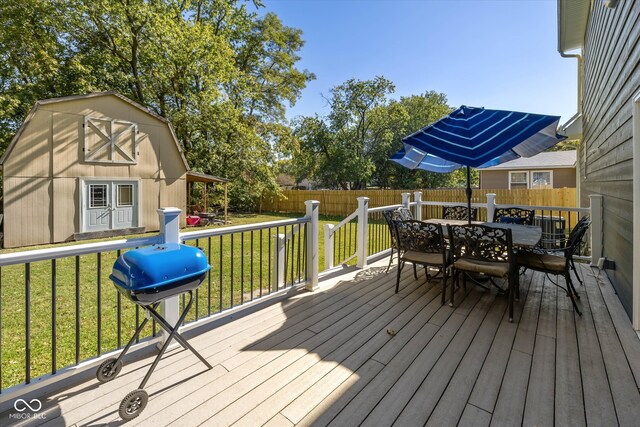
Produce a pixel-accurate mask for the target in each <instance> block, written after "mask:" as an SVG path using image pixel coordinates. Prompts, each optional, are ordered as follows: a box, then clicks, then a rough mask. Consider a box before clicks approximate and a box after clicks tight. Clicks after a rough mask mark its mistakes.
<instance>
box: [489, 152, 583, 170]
mask: <svg viewBox="0 0 640 427" xmlns="http://www.w3.org/2000/svg"><path fill="white" fill-rule="evenodd" d="M575 167H576V151H575V150H571V151H545V152H542V153H540V154H536V155H535V156H532V157H520V158H519V159H515V160H511V161H509V162H504V163H502V164H499V165H497V166H491V167H490V168H484V169H480V170H481V171H483V170H505V169H508V170H517V169H560V168H575Z"/></svg>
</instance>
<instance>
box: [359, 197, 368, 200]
mask: <svg viewBox="0 0 640 427" xmlns="http://www.w3.org/2000/svg"><path fill="white" fill-rule="evenodd" d="M358 200H369V198H368V197H367V196H360V197H358Z"/></svg>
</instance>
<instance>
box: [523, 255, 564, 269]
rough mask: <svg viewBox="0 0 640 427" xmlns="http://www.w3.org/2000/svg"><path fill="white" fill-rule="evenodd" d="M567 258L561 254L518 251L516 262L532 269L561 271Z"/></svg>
mask: <svg viewBox="0 0 640 427" xmlns="http://www.w3.org/2000/svg"><path fill="white" fill-rule="evenodd" d="M566 262H567V259H566V258H565V257H563V256H556V255H549V254H537V253H533V252H518V255H517V256H516V263H517V264H518V265H519V266H520V267H527V268H530V269H532V270H538V271H540V270H542V271H552V272H558V273H562V272H563V271H564V269H565V266H566Z"/></svg>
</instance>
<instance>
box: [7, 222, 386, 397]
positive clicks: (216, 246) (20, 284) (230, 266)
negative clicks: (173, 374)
mask: <svg viewBox="0 0 640 427" xmlns="http://www.w3.org/2000/svg"><path fill="white" fill-rule="evenodd" d="M299 216H301V215H295V214H260V215H258V214H250V215H248V214H245V215H232V216H231V217H230V220H231V222H232V224H231V225H240V224H248V223H257V222H265V221H274V220H281V219H287V218H296V217H299ZM340 220H341V218H336V217H321V219H320V233H319V240H320V248H319V249H320V270H322V269H323V268H324V267H323V266H324V230H323V227H324V224H327V223H331V224H336V223H338V222H339V221H340ZM198 229H201V228H190V229H188V230H183V231H190V230H198ZM369 230H370V239H369V242H370V252H371V251H372V249H375V250H381V249H382V248H381V246H380V244H382V246H384V245H385V243H386V242H387V240H388V239H387V238H386V236H385V234H384V233H385V232H384V229H383V228H382V227H381V221H380V220H379V219H376V221H372V222H371V224H370V228H369ZM291 231H292V227H291V226H288V227H286V229H285V228H283V227H280V228H279V229H278V230H276V229H271V230H268V231H266V230H265V231H263V232H262V233H260V231H254V232H245V233H242V235H240V234H235V235H233V242H232V237H231V236H224V237H222V238H220V237H214V238H211V239H208V238H207V239H200V240H199V241H197V242H196V241H189V242H187V243H188V244H191V245H197V246H199V247H201V248H203V249H204V251H205V253H206V254H207V256H208V257H209V258H210V264H211V266H212V269H211V272H210V274H209V277H208V278H207V279H206V280H205V282H204V283H203V285H202V286H201V287H200V288H199V290H198V298H197V302H196V304H194V308H192V310H191V312H190V314H189V317H188V320H189V321H192V320H195V319H196V315H197V318H202V317H206V316H207V315H208V314H209V313H216V312H218V311H220V310H223V309H227V308H229V307H231V306H232V305H233V306H236V305H238V304H241V303H243V302H246V301H248V300H251V299H253V298H257V297H259V296H260V295H264V294H266V293H268V292H270V291H273V286H272V285H273V281H272V279H271V270H273V267H274V265H273V264H274V263H273V261H272V260H271V258H272V257H271V256H269V254H270V253H273V239H272V238H271V237H270V236H272V235H274V234H276V232H277V233H284V234H286V233H290V232H291ZM355 232H356V227H355V226H351V227H350V228H349V227H346V230H345V231H344V232H343V233H340V234H339V235H337V236H336V240H335V242H336V243H335V245H336V252H338V253H339V257H338V259H343V254H344V255H345V256H349V255H350V254H351V253H353V252H354V251H355ZM130 237H140V236H139V235H138V236H130ZM252 242H253V244H252ZM376 242H381V243H376ZM82 243H85V242H82ZM270 243H271V248H269V245H270ZM75 244H77V243H75ZM386 244H387V245H388V243H386ZM51 246H55V245H47V246H40V247H37V248H36V247H30V248H27V249H29V250H31V249H41V248H45V247H51ZM304 247H305V246H304V233H302V234H301V235H300V237H298V236H297V235H296V237H294V238H293V239H291V241H290V242H289V244H288V245H287V251H286V270H287V273H286V286H290V285H291V283H292V281H295V280H297V279H298V277H300V278H304V274H305V270H304V265H305V264H304V259H301V258H303V254H304ZM269 249H271V251H270V250H269ZM14 251H15V250H5V251H2V252H3V253H7V252H14ZM116 257H117V253H116V252H115V251H113V252H105V253H102V254H101V255H100V263H101V269H98V268H97V263H98V256H97V255H96V254H93V255H86V256H81V257H78V267H79V273H80V274H79V279H78V290H79V296H80V300H79V306H80V312H79V313H80V318H79V323H80V337H79V341H80V347H79V355H78V356H79V360H84V359H88V358H91V357H94V356H96V355H97V354H98V353H99V352H100V353H105V352H108V351H111V350H114V349H116V348H118V347H119V346H120V345H124V344H125V343H126V341H127V340H128V339H129V337H130V336H131V335H132V334H133V331H134V330H135V327H136V324H137V322H140V321H142V319H143V316H144V313H143V311H142V310H141V309H139V308H137V306H136V305H135V304H133V303H132V302H130V301H129V300H127V299H126V298H119V297H118V293H117V291H116V289H115V287H114V286H113V284H112V283H111V281H110V280H109V278H108V276H109V274H110V272H111V266H112V265H113V263H114V261H115V259H116ZM75 268H76V258H75V257H70V258H63V259H59V260H57V261H56V277H55V279H56V285H55V292H56V295H55V311H56V313H55V323H56V333H55V338H56V346H55V347H56V353H57V354H56V361H55V367H56V369H60V368H62V367H64V366H69V365H72V364H74V363H75V361H76V347H75V342H76V326H75V325H76V315H75V307H76V275H75ZM30 277H31V281H30V289H31V292H30V295H31V300H30V304H29V306H30V309H31V310H30V339H31V364H30V368H31V377H32V378H33V377H37V376H40V375H43V374H46V373H49V372H51V370H52V365H53V362H52V351H51V349H52V336H51V323H52V315H53V313H52V307H53V305H54V304H53V302H52V301H53V295H52V289H53V286H52V263H51V261H42V262H36V263H32V264H31V265H30ZM98 283H99V286H98ZM99 300H100V303H98V301H99ZM118 300H120V302H118ZM99 306H101V309H99ZM118 306H119V307H120V318H121V325H122V326H121V334H120V338H121V340H120V342H118ZM0 308H1V309H2V311H1V313H0V319H1V321H2V323H1V355H2V359H1V366H2V378H1V380H2V382H1V387H2V388H3V389H4V388H7V387H9V386H11V385H15V384H19V383H21V382H23V381H24V380H25V354H26V350H25V342H26V338H25V337H26V301H25V266H24V265H16V266H9V267H3V268H1V269H0ZM136 318H137V319H136ZM145 329H146V330H145V331H143V333H142V337H146V336H150V335H151V334H152V333H153V330H152V325H151V324H150V325H149V326H148V327H146V328H145ZM99 340H100V342H99Z"/></svg>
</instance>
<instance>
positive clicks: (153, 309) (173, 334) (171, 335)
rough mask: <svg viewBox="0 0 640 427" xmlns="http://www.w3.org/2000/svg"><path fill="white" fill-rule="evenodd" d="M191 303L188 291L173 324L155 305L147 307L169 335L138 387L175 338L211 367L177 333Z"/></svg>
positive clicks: (191, 294)
mask: <svg viewBox="0 0 640 427" xmlns="http://www.w3.org/2000/svg"><path fill="white" fill-rule="evenodd" d="M192 304H193V291H189V302H188V303H187V305H186V307H185V308H184V311H183V312H182V314H181V315H180V318H179V319H178V322H177V323H176V325H175V326H173V327H172V326H171V325H169V323H167V321H166V320H165V319H164V318H163V317H162V316H160V314H159V313H158V312H157V311H156V307H157V305H156V306H153V307H147V308H146V309H147V311H148V312H149V314H150V315H151V317H153V318H154V319H156V321H157V322H158V323H159V324H160V326H161V327H162V328H163V329H164V330H165V331H167V332H169V336H168V337H167V340H166V341H165V342H164V344H163V345H162V348H161V349H160V353H158V355H157V356H156V358H155V360H154V361H153V364H152V365H151V367H150V368H149V371H148V372H147V375H145V377H144V379H143V380H142V383H140V387H138V388H139V389H143V388H144V386H145V385H146V384H147V381H149V378H150V377H151V374H152V373H153V371H154V369H155V368H156V366H157V365H158V362H160V359H161V358H162V355H163V354H164V352H165V351H166V350H167V348H168V347H169V344H170V343H171V341H172V340H173V339H174V338H175V340H176V341H178V342H179V343H180V344H181V345H182V346H183V347H184V348H186V349H189V350H191V352H192V353H193V354H195V355H196V357H197V358H198V359H200V361H202V363H204V364H205V365H206V366H207V368H209V369H211V368H213V367H212V366H211V365H210V364H209V362H207V361H206V360H205V359H204V357H202V356H201V355H200V353H198V352H197V351H196V350H195V349H194V348H193V347H192V346H191V344H189V343H188V342H187V341H186V340H185V339H184V338H182V336H180V334H179V333H178V328H179V327H180V325H182V322H184V319H185V318H186V317H187V314H188V313H189V309H190V308H191V305H192Z"/></svg>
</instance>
